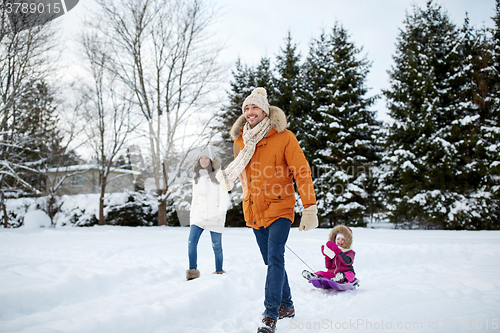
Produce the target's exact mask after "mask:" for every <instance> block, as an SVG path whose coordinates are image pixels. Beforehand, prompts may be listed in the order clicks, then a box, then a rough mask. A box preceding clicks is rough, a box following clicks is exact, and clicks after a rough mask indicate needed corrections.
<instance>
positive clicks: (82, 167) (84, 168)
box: [48, 164, 141, 175]
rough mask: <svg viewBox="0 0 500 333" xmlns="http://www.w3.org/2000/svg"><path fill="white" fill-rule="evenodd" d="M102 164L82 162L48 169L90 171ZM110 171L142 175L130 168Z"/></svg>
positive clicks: (111, 170)
mask: <svg viewBox="0 0 500 333" xmlns="http://www.w3.org/2000/svg"><path fill="white" fill-rule="evenodd" d="M99 169H100V166H99V165H98V164H80V165H70V166H65V167H60V168H50V169H49V170H48V172H49V173H59V172H77V171H90V170H99ZM109 171H110V172H116V173H122V174H132V175H140V174H141V172H140V171H134V170H129V169H120V168H111V169H109Z"/></svg>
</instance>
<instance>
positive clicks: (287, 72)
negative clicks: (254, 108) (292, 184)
mask: <svg viewBox="0 0 500 333" xmlns="http://www.w3.org/2000/svg"><path fill="white" fill-rule="evenodd" d="M285 42H286V44H285V47H284V48H282V49H280V54H278V56H277V57H276V72H277V78H276V83H275V88H276V92H275V98H274V100H275V105H276V106H278V107H280V108H281V109H283V111H285V113H286V115H287V120H288V124H289V125H288V129H289V130H290V131H292V132H293V133H294V134H295V135H296V136H297V139H298V140H299V143H300V142H301V138H302V136H303V128H302V125H301V123H302V118H303V115H302V113H303V112H304V110H305V108H304V107H303V105H302V101H303V98H302V97H303V96H302V91H303V89H302V87H301V65H300V54H297V45H296V44H294V43H293V42H292V35H291V33H290V32H288V36H287V38H286V39H285Z"/></svg>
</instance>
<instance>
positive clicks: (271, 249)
mask: <svg viewBox="0 0 500 333" xmlns="http://www.w3.org/2000/svg"><path fill="white" fill-rule="evenodd" d="M291 224H292V223H291V221H290V220H289V219H285V218H280V219H277V220H276V221H274V222H273V223H272V224H271V225H270V226H269V227H267V228H264V227H261V228H260V229H259V230H257V229H253V232H254V234H255V238H256V239H257V244H258V245H259V248H260V252H261V254H262V258H263V259H264V263H265V264H266V265H267V277H266V290H265V300H264V306H265V307H266V311H265V312H264V316H265V317H270V318H273V319H278V316H279V314H278V309H279V307H280V305H281V303H283V304H284V305H285V306H286V307H292V306H293V302H292V293H291V291H290V286H289V285H288V276H287V274H286V271H285V245H286V241H287V239H288V234H289V233H290V227H291Z"/></svg>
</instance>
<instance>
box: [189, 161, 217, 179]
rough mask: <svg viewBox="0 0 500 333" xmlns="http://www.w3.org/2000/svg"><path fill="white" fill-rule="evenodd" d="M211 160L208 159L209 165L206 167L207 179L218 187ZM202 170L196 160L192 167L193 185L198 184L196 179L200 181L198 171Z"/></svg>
mask: <svg viewBox="0 0 500 333" xmlns="http://www.w3.org/2000/svg"><path fill="white" fill-rule="evenodd" d="M213 163H214V162H213V161H212V159H210V164H209V165H208V168H207V171H208V177H209V178H210V180H211V181H212V183H214V184H216V185H219V181H218V180H217V178H215V172H214V165H213ZM201 169H203V167H202V166H201V164H200V159H198V162H196V165H195V166H194V183H195V184H198V179H200V170H201Z"/></svg>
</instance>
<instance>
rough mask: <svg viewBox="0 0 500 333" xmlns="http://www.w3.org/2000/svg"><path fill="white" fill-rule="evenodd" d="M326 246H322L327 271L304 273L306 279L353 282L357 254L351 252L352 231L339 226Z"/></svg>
mask: <svg viewBox="0 0 500 333" xmlns="http://www.w3.org/2000/svg"><path fill="white" fill-rule="evenodd" d="M328 239H329V240H328V242H326V245H321V252H322V253H323V255H324V256H325V266H326V268H327V271H319V272H316V273H311V272H308V271H304V272H303V273H302V274H303V276H304V277H305V278H306V279H308V280H309V279H310V278H313V277H318V276H322V277H325V278H327V279H332V280H334V281H336V282H340V283H342V282H352V281H354V278H355V273H354V267H353V263H354V256H355V255H356V252H354V251H353V250H351V245H352V230H351V228H348V227H346V226H345V225H338V226H336V227H334V228H333V229H332V231H331V232H330V236H329V238H328Z"/></svg>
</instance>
